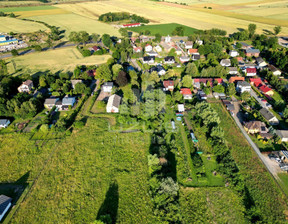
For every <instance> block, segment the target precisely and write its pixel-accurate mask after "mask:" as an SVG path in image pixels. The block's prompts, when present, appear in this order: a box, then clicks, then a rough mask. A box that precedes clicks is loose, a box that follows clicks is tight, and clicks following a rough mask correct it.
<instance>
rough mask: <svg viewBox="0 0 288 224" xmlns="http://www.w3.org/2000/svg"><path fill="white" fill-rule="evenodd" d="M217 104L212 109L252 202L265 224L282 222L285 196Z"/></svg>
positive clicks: (225, 111) (285, 205)
mask: <svg viewBox="0 0 288 224" xmlns="http://www.w3.org/2000/svg"><path fill="white" fill-rule="evenodd" d="M218 102H219V103H217V102H215V103H211V106H212V107H213V108H214V109H215V110H216V112H217V113H218V114H219V116H220V117H221V123H220V126H221V127H222V128H223V130H224V136H225V139H226V141H227V144H228V147H229V148H230V151H231V154H232V156H233V158H234V160H235V161H236V163H237V165H238V167H239V169H240V174H241V175H242V176H243V177H244V183H245V186H246V187H247V191H248V192H249V198H250V200H252V202H253V203H255V205H256V206H257V207H258V209H259V211H260V212H261V214H263V216H264V217H265V219H266V220H270V222H274V223H275V222H277V220H279V219H280V220H282V219H283V212H284V210H286V209H287V203H286V202H285V201H284V200H283V198H284V195H283V193H282V192H281V190H280V189H279V187H278V185H277V184H276V182H275V181H274V179H273V178H272V177H271V175H270V174H269V173H268V171H267V170H266V168H265V167H264V165H263V164H262V162H261V161H260V159H259V158H258V157H257V155H256V154H255V152H254V151H253V149H252V148H251V147H250V145H249V144H248V142H247V141H246V139H245V137H244V136H243V135H242V134H241V132H240V130H239V129H238V128H237V126H236V124H235V123H234V120H232V118H231V116H230V115H229V113H228V112H227V110H226V109H225V108H224V106H223V105H222V104H221V102H220V101H218ZM267 199H269V200H267ZM280 208H281V209H280Z"/></svg>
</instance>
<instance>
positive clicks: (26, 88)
mask: <svg viewBox="0 0 288 224" xmlns="http://www.w3.org/2000/svg"><path fill="white" fill-rule="evenodd" d="M32 88H33V82H32V81H31V80H26V81H25V82H23V83H22V84H21V86H19V87H18V92H19V93H29V92H30V91H31V89H32Z"/></svg>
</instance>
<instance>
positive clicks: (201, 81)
mask: <svg viewBox="0 0 288 224" xmlns="http://www.w3.org/2000/svg"><path fill="white" fill-rule="evenodd" d="M193 81H194V83H205V84H207V82H208V81H209V82H210V86H211V87H212V85H213V79H212V78H207V79H204V78H200V79H194V80H193Z"/></svg>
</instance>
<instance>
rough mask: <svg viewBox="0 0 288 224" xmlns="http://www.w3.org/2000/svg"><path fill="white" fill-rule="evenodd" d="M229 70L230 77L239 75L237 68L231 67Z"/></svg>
mask: <svg viewBox="0 0 288 224" xmlns="http://www.w3.org/2000/svg"><path fill="white" fill-rule="evenodd" d="M228 69H229V74H230V75H237V74H238V70H237V67H229V68H228Z"/></svg>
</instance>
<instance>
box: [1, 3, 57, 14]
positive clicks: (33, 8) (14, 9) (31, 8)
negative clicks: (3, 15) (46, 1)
mask: <svg viewBox="0 0 288 224" xmlns="http://www.w3.org/2000/svg"><path fill="white" fill-rule="evenodd" d="M51 9H57V8H56V7H54V6H51V5H43V6H29V7H27V6H26V7H9V8H2V9H0V11H1V12H19V11H21V12H23V11H39V10H51Z"/></svg>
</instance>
